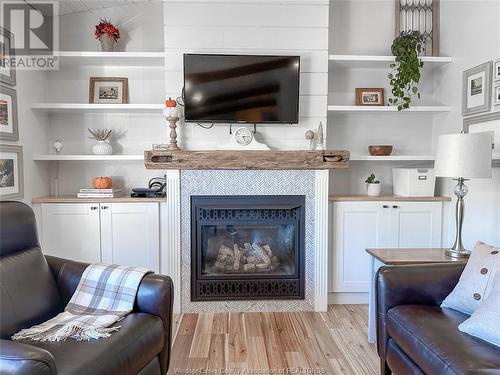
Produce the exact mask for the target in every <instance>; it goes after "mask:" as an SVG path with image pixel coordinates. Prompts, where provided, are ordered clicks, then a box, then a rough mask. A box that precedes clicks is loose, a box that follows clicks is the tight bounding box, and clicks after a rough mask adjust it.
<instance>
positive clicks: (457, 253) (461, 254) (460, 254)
mask: <svg viewBox="0 0 500 375" xmlns="http://www.w3.org/2000/svg"><path fill="white" fill-rule="evenodd" d="M445 254H446V255H448V256H449V257H452V258H468V257H470V254H471V252H470V251H469V250H455V249H446V250H445Z"/></svg>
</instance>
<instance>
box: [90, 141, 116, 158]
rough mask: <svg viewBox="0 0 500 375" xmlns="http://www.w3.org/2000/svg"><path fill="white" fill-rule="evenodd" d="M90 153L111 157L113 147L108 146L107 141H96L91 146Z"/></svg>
mask: <svg viewBox="0 0 500 375" xmlns="http://www.w3.org/2000/svg"><path fill="white" fill-rule="evenodd" d="M92 152H93V153H94V154H96V155H111V154H112V153H113V146H111V145H110V144H109V141H97V143H96V144H95V145H93V146H92Z"/></svg>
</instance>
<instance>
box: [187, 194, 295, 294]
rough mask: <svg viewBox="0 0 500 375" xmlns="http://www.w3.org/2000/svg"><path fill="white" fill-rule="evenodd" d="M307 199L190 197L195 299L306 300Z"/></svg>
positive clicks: (192, 275)
mask: <svg viewBox="0 0 500 375" xmlns="http://www.w3.org/2000/svg"><path fill="white" fill-rule="evenodd" d="M304 210H305V196H302V195H300V196H289V195H279V196H268V195H266V196H252V195H250V196H249V195H244V196H234V195H231V196H192V197H191V300H192V301H220V300H249V299H304V276H305V275H304V272H305V271H304V259H305V254H304V249H305V244H304V237H305V226H304V215H305V213H304Z"/></svg>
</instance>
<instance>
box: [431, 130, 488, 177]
mask: <svg viewBox="0 0 500 375" xmlns="http://www.w3.org/2000/svg"><path fill="white" fill-rule="evenodd" d="M491 144H492V139H491V134H490V133H474V134H446V135H440V136H439V139H438V146H437V155H436V164H435V165H434V172H435V175H436V176H438V177H453V178H459V177H461V178H491V157H492V154H491V153H492V150H491Z"/></svg>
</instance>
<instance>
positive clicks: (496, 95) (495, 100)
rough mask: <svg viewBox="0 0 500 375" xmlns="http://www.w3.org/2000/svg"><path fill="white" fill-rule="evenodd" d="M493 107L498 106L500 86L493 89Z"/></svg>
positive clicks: (499, 103)
mask: <svg viewBox="0 0 500 375" xmlns="http://www.w3.org/2000/svg"><path fill="white" fill-rule="evenodd" d="M493 105H500V84H498V85H497V86H495V87H494V88H493Z"/></svg>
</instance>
